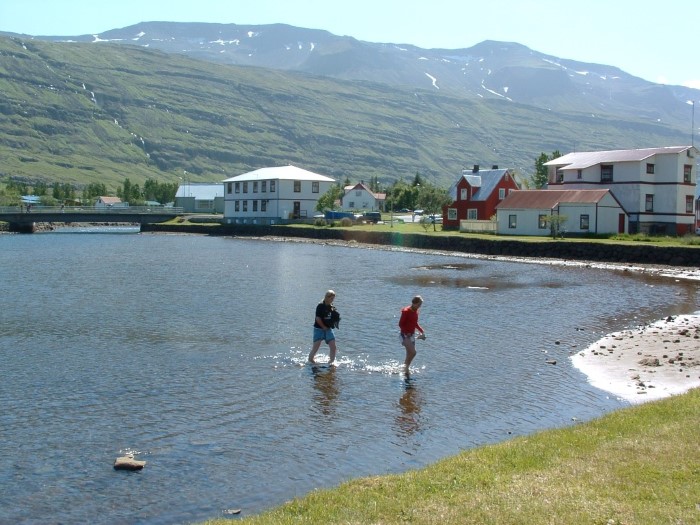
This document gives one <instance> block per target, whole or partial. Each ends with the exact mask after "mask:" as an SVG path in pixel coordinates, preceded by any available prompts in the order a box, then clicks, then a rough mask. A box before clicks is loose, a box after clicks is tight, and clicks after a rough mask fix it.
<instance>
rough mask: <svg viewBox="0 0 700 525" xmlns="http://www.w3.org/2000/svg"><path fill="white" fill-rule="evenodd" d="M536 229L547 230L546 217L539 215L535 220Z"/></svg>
mask: <svg viewBox="0 0 700 525" xmlns="http://www.w3.org/2000/svg"><path fill="white" fill-rule="evenodd" d="M537 227H538V228H539V229H540V230H546V229H547V216H546V215H544V214H543V215H540V216H539V217H538V218H537Z"/></svg>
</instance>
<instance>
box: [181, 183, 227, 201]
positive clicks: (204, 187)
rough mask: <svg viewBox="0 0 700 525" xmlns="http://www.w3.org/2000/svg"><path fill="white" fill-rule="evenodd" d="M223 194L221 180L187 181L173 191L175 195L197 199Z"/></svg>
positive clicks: (212, 198) (213, 197)
mask: <svg viewBox="0 0 700 525" xmlns="http://www.w3.org/2000/svg"><path fill="white" fill-rule="evenodd" d="M223 196H224V185H223V183H221V182H188V183H186V184H181V185H180V187H179V188H178V189H177V193H175V197H194V198H195V199H197V200H210V201H213V200H214V199H215V198H216V197H223Z"/></svg>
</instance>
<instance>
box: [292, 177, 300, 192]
mask: <svg viewBox="0 0 700 525" xmlns="http://www.w3.org/2000/svg"><path fill="white" fill-rule="evenodd" d="M294 193H301V181H300V180H295V181H294Z"/></svg>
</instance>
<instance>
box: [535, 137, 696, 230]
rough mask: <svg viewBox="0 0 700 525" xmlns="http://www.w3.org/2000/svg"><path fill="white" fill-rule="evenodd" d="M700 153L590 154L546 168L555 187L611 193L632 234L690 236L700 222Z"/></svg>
mask: <svg viewBox="0 0 700 525" xmlns="http://www.w3.org/2000/svg"><path fill="white" fill-rule="evenodd" d="M697 155H698V149H697V148H695V147H694V146H674V147H663V148H645V149H631V150H613V151H585V152H577V153H568V154H567V155H564V156H562V157H559V158H556V159H553V160H551V161H549V162H547V163H545V166H547V168H548V172H549V183H548V187H549V188H551V189H595V188H608V189H610V191H611V192H612V193H613V195H614V196H615V198H616V199H617V200H618V201H619V202H620V204H621V205H622V206H623V207H624V209H625V210H626V211H627V213H628V214H629V232H630V233H638V232H644V233H665V234H669V235H684V234H686V233H691V232H692V231H693V230H694V224H695V202H694V201H695V186H696V182H697Z"/></svg>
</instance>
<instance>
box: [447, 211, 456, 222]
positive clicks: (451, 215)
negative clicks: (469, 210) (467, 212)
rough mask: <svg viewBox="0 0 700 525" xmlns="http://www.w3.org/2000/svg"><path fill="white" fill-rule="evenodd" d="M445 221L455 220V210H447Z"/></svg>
mask: <svg viewBox="0 0 700 525" xmlns="http://www.w3.org/2000/svg"><path fill="white" fill-rule="evenodd" d="M447 220H448V221H456V220H457V208H447Z"/></svg>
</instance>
